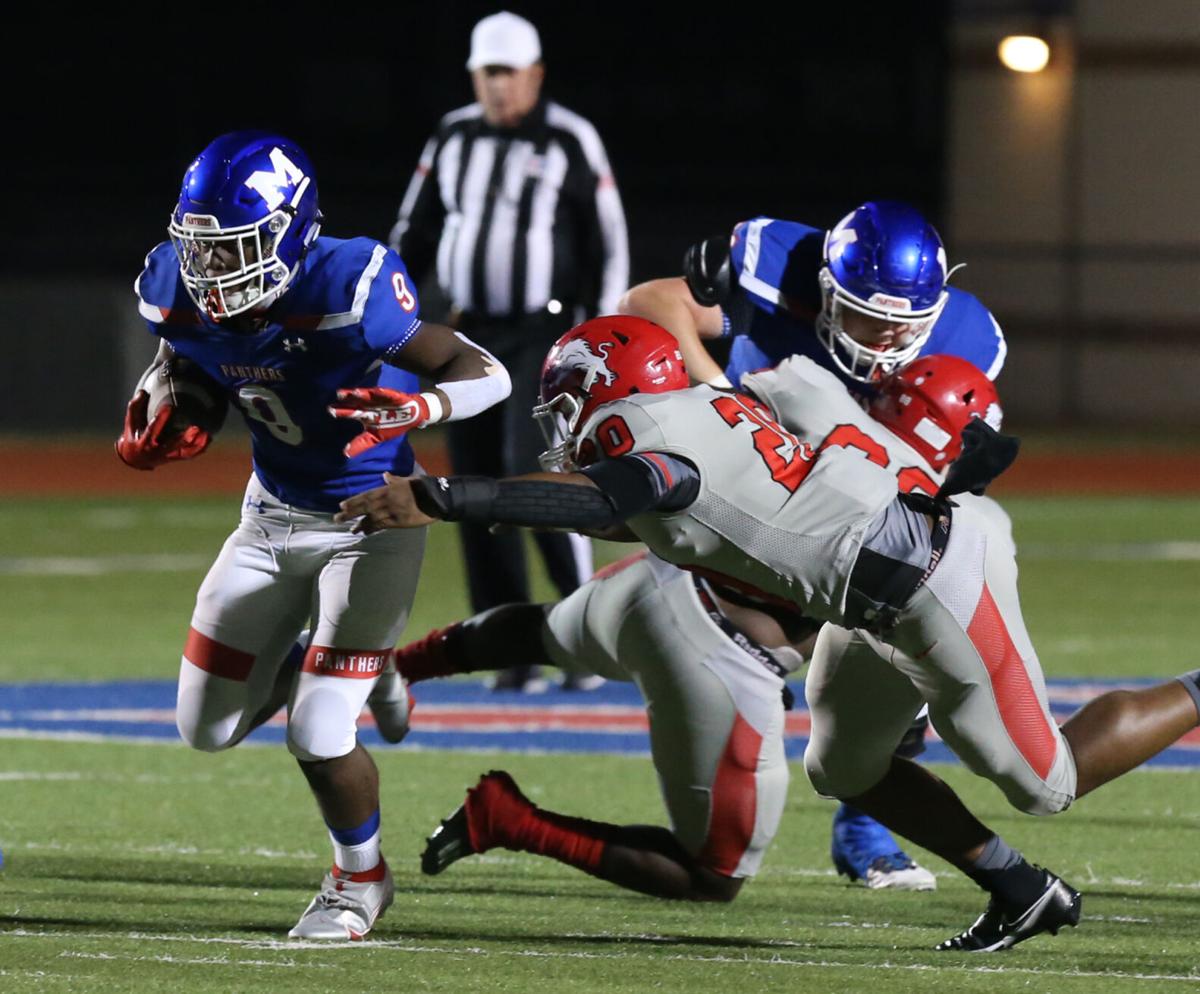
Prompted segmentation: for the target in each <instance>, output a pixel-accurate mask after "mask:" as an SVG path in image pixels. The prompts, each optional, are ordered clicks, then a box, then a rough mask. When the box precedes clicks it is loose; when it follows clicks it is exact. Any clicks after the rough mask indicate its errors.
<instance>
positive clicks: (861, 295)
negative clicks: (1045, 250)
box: [620, 200, 1007, 890]
mask: <svg viewBox="0 0 1200 994" xmlns="http://www.w3.org/2000/svg"><path fill="white" fill-rule="evenodd" d="M952 272H953V270H951V269H949V267H948V265H947V261H946V250H945V247H944V246H943V244H942V240H941V237H940V236H939V235H938V233H937V231H936V230H935V229H934V228H933V226H932V225H930V224H929V223H928V221H926V220H925V218H924V217H923V216H922V215H921V214H920V213H919V212H918V211H916V210H915V209H913V208H912V207H910V206H908V205H906V204H901V203H897V202H894V201H882V200H881V201H869V202H867V203H864V204H862V205H861V206H859V207H858V208H856V209H855V210H853V211H851V212H850V213H849V214H847V215H846V216H845V217H843V218H842V219H841V220H840V221H839V222H838V223H837V224H836V225H834V227H833V228H831V229H830V230H828V231H825V230H823V229H819V228H814V227H811V226H809V225H806V224H800V223H798V222H795V221H784V220H779V219H775V218H768V217H757V218H754V219H752V220H749V221H743V222H742V223H740V224H738V225H736V226H735V227H734V229H733V232H732V235H731V236H728V237H727V236H720V237H717V238H710V239H708V240H707V241H705V242H701V243H699V244H697V245H694V246H693V247H692V248H690V249H689V250H688V252H687V254H686V256H685V259H684V276H683V278H682V279H680V278H678V277H676V278H673V279H659V280H652V281H650V282H647V283H642V284H640V285H638V286H636V287H634V288H632V289H631V290H630V291H629V292H628V293H627V294H626V295H625V297H624V298H622V300H621V304H620V310H621V311H622V312H623V313H627V314H634V315H637V316H639V317H644V318H648V319H650V320H652V321H654V322H656V323H657V324H660V325H662V326H663V327H665V328H666V329H668V330H669V331H670V332H671V333H672V334H674V335H675V337H676V339H678V341H679V344H680V349H681V351H682V352H683V356H684V361H685V363H686V365H687V368H688V371H689V373H690V374H691V377H692V379H693V380H695V381H698V382H706V383H709V384H711V385H713V386H717V387H726V388H729V387H732V388H735V389H736V388H737V387H738V386H739V385H740V383H741V377H742V376H743V374H745V373H748V372H752V371H754V370H756V369H763V368H767V367H770V366H774V365H776V364H777V363H778V362H780V361H781V360H783V359H785V358H787V357H788V356H790V355H804V356H807V357H808V358H810V359H812V360H813V361H814V362H817V363H819V364H820V365H822V366H824V367H825V368H826V369H829V370H831V371H833V372H834V373H835V374H837V375H838V376H839V377H840V378H841V379H842V381H843V382H844V383H845V384H846V385H847V387H848V388H849V389H850V391H851V393H853V394H855V395H857V396H858V397H860V399H863V400H864V401H865V400H867V399H868V398H869V397H871V396H872V395H873V394H874V388H873V386H872V384H874V383H876V382H878V381H879V380H880V379H882V378H883V377H885V376H887V375H888V374H889V373H890V372H892V371H893V370H895V369H898V368H900V367H902V366H904V365H905V364H906V363H909V362H911V361H912V360H913V359H915V358H917V357H918V356H921V355H933V354H948V355H955V356H959V357H961V358H963V359H966V360H968V361H969V362H971V363H973V364H974V365H975V366H976V367H977V368H979V369H980V370H982V371H983V372H984V373H986V374H987V376H988V377H989V378H990V379H995V378H996V376H997V375H998V374H999V372H1000V369H1001V367H1002V366H1003V365H1004V358H1005V354H1006V351H1007V348H1006V345H1005V341H1004V335H1003V333H1002V332H1001V330H1000V326H999V324H998V323H997V322H996V319H995V318H994V317H992V315H991V313H990V312H989V311H988V309H987V308H986V307H984V306H983V304H981V303H980V302H979V300H977V299H976V298H975V297H974V296H972V295H971V294H970V293H967V292H966V291H964V290H959V289H957V288H955V287H950V286H947V280H948V279H949V277H950V274H951V273H952ZM720 338H724V339H727V340H729V361H728V364H727V365H726V367H725V368H724V369H722V368H721V367H720V366H719V365H718V364H717V363H716V361H715V360H714V359H713V358H712V356H711V355H710V354H709V353H708V351H707V350H706V349H705V347H704V345H703V342H704V341H705V340H713V339H720ZM989 503H990V502H989ZM991 506H992V507H994V508H995V513H996V514H998V515H1002V514H1003V512H1002V511H1000V510H999V508H998V507H995V505H994V504H992V505H991ZM803 648H804V649H805V650H806V651H807V650H808V649H809V648H810V647H809V646H808V645H805V646H804V647H803ZM821 651H822V652H827V651H836V652H840V653H842V654H843V657H842V658H844V659H848V660H850V659H852V657H853V654H854V653H855V652H860V651H867V650H864V649H863V647H862V646H861V644H859V643H858V642H856V641H855V640H853V637H852V634H851V633H849V632H844V633H840V636H839V638H836V639H827V640H823V642H822V646H821ZM927 721H928V719H927V718H926V717H925V716H924V714H922V716H921V717H920V718H919V719H918V723H917V724H916V725H914V727H913V729H912V730H910V733H909V734H908V735H907V736H905V740H904V742H903V743H901V744H900V746H899V748H898V750H897V753H898V755H902V756H907V757H912V756H914V755H917V754H919V753H920V752H921V751H922V750H923V748H924V732H925V726H926V724H927ZM831 848H832V856H833V861H834V865H835V866H836V867H837V869H838V871H839V872H840V873H845V874H846V875H847V876H849V877H850V878H851V879H852V880H853V879H861V880H862V881H863V882H864V883H866V884H867V886H869V887H872V888H880V887H889V888H903V889H913V890H932V889H933V888H934V887H935V886H936V884H935V880H934V877H933V875H932V874H930V873H929V872H928V871H927V870H926V869H924V868H923V867H921V866H919V865H917V864H916V862H915V861H914V860H913V859H912V858H911V857H909V856H908V855H907V854H905V853H904V852H903V851H902V850H901V849H900V847H899V845H898V844H897V843H896V841H895V839H894V838H892V836H891V834H890V833H889V832H888V831H887V830H886V829H885V828H884V827H883V826H882V825H880V824H879V823H878V822H876V821H875V820H874V819H872V818H870V817H868V816H867V815H866V814H864V813H862V812H860V811H857V810H855V809H854V808H851V807H849V806H848V805H845V804H842V805H841V806H840V807H839V808H838V811H837V813H836V814H835V816H834V822H833V841H832V847H831Z"/></svg>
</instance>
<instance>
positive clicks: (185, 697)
mask: <svg viewBox="0 0 1200 994" xmlns="http://www.w3.org/2000/svg"><path fill="white" fill-rule="evenodd" d="M244 705H245V697H244V694H243V693H242V688H241V687H238V686H232V687H230V686H221V685H219V684H217V683H216V682H215V681H212V680H208V679H206V678H205V674H203V673H202V671H200V670H198V669H196V668H195V667H193V666H192V665H191V664H189V663H187V662H185V663H184V665H183V667H182V668H181V670H180V674H179V689H178V692H177V695H176V698H175V727H176V729H178V731H179V737H180V738H181V739H183V741H184V742H186V743H187V744H188V745H189V746H191V747H192V748H193V749H199V750H200V751H202V752H220V751H221V750H222V749H229V748H231V747H232V746H235V745H237V744H238V742H240V741H241V739H242V735H243V732H242V729H241V724H242V718H243V716H244V715H245V707H244Z"/></svg>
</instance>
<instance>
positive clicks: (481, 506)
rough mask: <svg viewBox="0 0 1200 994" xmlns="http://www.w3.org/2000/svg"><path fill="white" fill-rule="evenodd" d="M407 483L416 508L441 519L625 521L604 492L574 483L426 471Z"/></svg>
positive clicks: (573, 523) (573, 524)
mask: <svg viewBox="0 0 1200 994" xmlns="http://www.w3.org/2000/svg"><path fill="white" fill-rule="evenodd" d="M412 488H413V497H414V498H415V500H416V502H417V507H419V508H420V509H421V510H422V511H424V512H425V513H426V514H428V515H429V516H430V517H431V518H441V519H442V520H443V521H469V522H472V523H474V524H485V525H489V524H498V525H522V526H524V527H527V528H572V529H574V528H589V529H593V528H608V527H611V526H612V525H615V524H619V523H620V522H621V521H623V520H624V518H622V517H619V516H618V515H617V511H616V508H615V506H614V505H613V502H612V501H611V500H610V499H609V498H608V495H607V494H605V493H604V491H602V490H597V489H596V488H595V487H587V486H580V485H579V484H577V483H558V482H556V481H554V480H494V479H492V478H491V477H490V476H438V477H428V476H426V477H421V478H420V479H417V480H414V481H413V484H412Z"/></svg>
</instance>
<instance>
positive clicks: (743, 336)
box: [724, 217, 1007, 394]
mask: <svg viewBox="0 0 1200 994" xmlns="http://www.w3.org/2000/svg"><path fill="white" fill-rule="evenodd" d="M824 242H825V232H824V231H822V230H821V229H819V228H811V227H809V226H808V225H805V224H799V223H797V222H795V221H780V220H777V219H775V218H769V217H757V218H754V219H752V220H749V221H743V222H742V223H740V224H738V225H737V226H736V227H735V228H734V229H733V241H732V246H731V248H730V266H731V268H732V276H733V279H734V282H735V283H736V287H735V289H734V294H735V296H736V298H739V299H737V300H736V301H735V302H733V303H730V304H727V305H726V306H725V307H724V311H725V316H726V321H725V324H726V334H727V335H731V336H733V342H732V345H731V347H730V352H729V363H728V365H727V367H726V370H725V375H726V376H727V377H728V378H729V382H730V383H732V384H733V385H734V386H739V385H740V384H741V378H742V376H743V375H745V374H746V373H749V372H753V371H755V370H759V369H766V368H768V367H770V366H774V365H775V364H776V363H778V362H779V361H780V360H782V359H784V358H786V357H787V356H790V355H804V356H808V357H809V358H810V359H812V360H813V361H814V362H816V363H818V364H819V365H821V366H823V367H825V368H826V369H829V370H831V371H833V372H834V373H835V374H836V375H838V377H839V378H843V377H842V376H841V374H840V373H839V372H837V370H836V369H835V367H834V365H833V361H832V360H831V358H830V356H829V353H828V352H827V351H826V350H825V348H824V346H822V344H821V342H820V341H819V340H818V338H817V334H816V331H815V324H816V320H817V315H818V314H819V312H820V310H821V292H820V285H819V284H818V281H817V273H818V272H820V269H821V266H822V247H823V245H824ZM946 289H947V290H948V291H949V294H950V299H949V301H948V302H947V304H946V309H945V310H944V311H942V314H941V316H940V317H939V318H938V320H937V323H936V324H935V325H934V326H933V333H932V334H931V335H930V336H929V340H928V341H927V342H926V343H925V346H924V347H923V348H922V349H921V354H922V355H935V354H936V355H955V356H960V357H961V358H963V359H966V360H968V361H969V362H971V363H973V364H974V365H975V366H976V367H978V368H979V369H981V370H983V371H984V372H985V373H986V374H987V376H988V378H989V379H993V380H994V379H995V378H996V377H997V376H998V375H999V373H1000V369H1001V367H1002V366H1003V365H1004V358H1005V355H1006V353H1007V346H1006V344H1005V341H1004V334H1003V332H1002V331H1001V330H1000V325H999V324H998V323H997V322H996V319H995V318H994V317H993V316H992V314H991V312H990V311H989V310H988V309H987V308H986V307H984V306H983V304H982V303H980V301H979V300H978V299H977V298H976V297H974V296H973V295H971V294H970V293H967V292H966V291H965V290H959V289H957V288H956V287H947V288H946ZM843 379H844V382H845V383H846V384H847V386H848V387H849V388H850V390H851V391H853V392H855V393H860V394H861V393H864V392H867V390H868V388H866V387H864V385H863V384H861V383H855V382H854V381H853V380H850V379H849V378H843Z"/></svg>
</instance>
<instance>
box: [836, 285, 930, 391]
mask: <svg viewBox="0 0 1200 994" xmlns="http://www.w3.org/2000/svg"><path fill="white" fill-rule="evenodd" d="M818 279H819V281H820V284H821V313H820V314H819V315H818V317H817V325H816V331H817V337H818V338H819V339H820V341H821V344H822V345H824V346H825V348H826V349H827V350H828V351H829V354H830V356H831V358H832V359H833V361H834V364H835V365H836V366H837V367H838V369H840V370H841V371H842V372H843V373H845V374H846V375H847V376H849V377H850V378H851V379H853V380H857V381H858V382H859V383H876V382H878V381H879V380H881V379H883V378H884V377H885V376H888V375H889V374H891V373H892V372H894V371H895V370H896V369H897V368H899V367H901V366H903V365H905V364H906V363H908V362H911V361H912V360H913V359H915V358H916V357H917V356H918V355H919V354H920V352H921V349H922V348H923V347H924V345H925V343H926V342H927V341H928V340H929V336H930V335H931V334H932V333H933V326H934V324H936V323H937V319H938V318H939V317H940V316H941V313H942V310H943V309H944V308H945V306H946V302H947V301H948V300H949V299H950V295H949V293H948V292H947V291H945V290H942V292H941V293H940V294H939V295H938V299H937V301H936V302H935V303H934V305H933V306H932V307H927V308H923V309H921V310H913V308H912V303H911V301H909V300H908V299H906V298H904V297H890V296H885V295H884V294H882V293H875V294H872V296H871V299H870V300H863V299H862V298H861V297H856V296H855V295H854V294H852V293H851V292H850V291H849V290H847V289H846V288H845V287H844V286H842V285H841V284H840V283H839V282H838V281H837V278H836V277H835V276H834V275H833V273H832V272H831V271H830V269H829V267H828V266H826V267H824V268H823V269H822V270H821V272H820V274H819V275H818ZM845 310H851V311H854V312H856V313H858V314H862V315H865V316H866V317H869V318H873V319H875V320H879V321H884V322H887V323H888V324H889V325H902V326H904V330H903V331H902V332H901V333H900V334H899V336H898V337H897V340H896V341H895V342H893V343H892V344H890V345H887V346H882V347H881V346H871V345H867V344H864V343H863V342H859V341H856V340H855V339H854V338H852V337H851V336H850V334H849V333H848V332H847V331H846V330H845V328H844V327H843V323H842V315H843V312H844V311H845Z"/></svg>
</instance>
